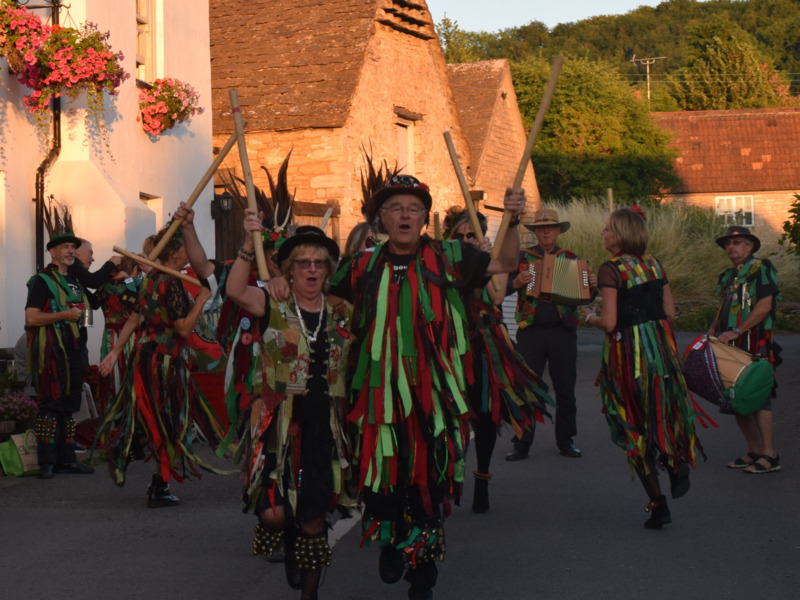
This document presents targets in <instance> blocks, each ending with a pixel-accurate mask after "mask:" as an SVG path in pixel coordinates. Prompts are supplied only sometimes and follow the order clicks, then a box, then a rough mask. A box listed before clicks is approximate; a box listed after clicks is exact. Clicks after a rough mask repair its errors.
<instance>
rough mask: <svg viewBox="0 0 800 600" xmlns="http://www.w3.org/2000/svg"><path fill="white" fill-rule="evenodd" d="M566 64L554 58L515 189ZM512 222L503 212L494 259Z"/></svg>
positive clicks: (528, 159) (529, 135)
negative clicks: (563, 65)
mask: <svg viewBox="0 0 800 600" xmlns="http://www.w3.org/2000/svg"><path fill="white" fill-rule="evenodd" d="M563 62H564V57H562V56H556V57H554V58H553V68H552V69H551V71H550V80H549V81H548V82H547V87H546V88H545V90H544V96H543V97H542V103H541V104H540V105H539V112H537V113H536V118H535V119H534V120H533V125H532V126H531V131H530V133H529V134H528V142H527V143H526V144H525V150H524V151H523V152H522V159H521V160H520V161H519V168H518V169H517V176H516V177H514V183H513V185H512V187H513V188H514V189H516V188H518V187H520V186H521V185H522V180H523V179H524V178H525V171H527V170H528V163H529V162H530V161H531V153H532V152H533V147H534V145H536V138H537V137H538V135H539V130H541V128H542V124H543V123H544V115H545V113H547V109H548V108H549V107H550V101H551V100H552V99H553V93H554V92H555V91H556V83H558V73H559V72H560V71H561V64H562V63H563ZM510 222H511V212H510V211H504V212H503V220H502V221H501V222H500V229H498V230H497V239H496V240H495V242H494V247H493V248H492V258H497V257H498V256H500V248H501V247H502V245H503V240H505V237H506V232H507V231H508V224H509V223H510Z"/></svg>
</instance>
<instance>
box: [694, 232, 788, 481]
mask: <svg viewBox="0 0 800 600" xmlns="http://www.w3.org/2000/svg"><path fill="white" fill-rule="evenodd" d="M716 241H717V245H718V246H719V247H720V248H722V249H723V250H725V253H726V254H727V255H728V259H729V260H730V261H731V264H732V265H733V266H732V267H731V268H730V269H728V270H727V271H725V272H724V273H721V274H720V276H719V285H718V287H717V297H718V298H719V299H720V309H719V314H718V315H717V318H716V320H715V321H714V323H712V325H711V327H710V328H709V330H708V334H709V335H715V334H717V333H719V338H718V339H719V341H721V342H723V343H726V344H727V343H732V344H734V345H735V346H736V347H737V348H741V349H742V350H744V351H745V352H749V353H750V354H760V355H761V356H765V357H767V359H768V360H769V361H770V363H771V364H772V365H773V366H775V367H777V366H778V365H779V364H780V363H781V362H782V361H781V358H780V355H779V352H780V346H778V344H776V343H775V338H774V337H773V334H774V331H773V329H774V327H775V314H776V312H777V304H776V301H777V300H778V299H779V298H780V294H779V291H778V273H777V271H776V270H775V267H774V266H773V264H772V263H771V262H770V261H769V260H767V259H766V258H756V257H755V256H753V253H755V252H758V249H759V248H761V240H759V239H758V238H757V237H756V236H754V235H753V234H752V233H750V230H749V229H748V228H747V227H740V226H734V227H730V228H729V229H728V231H727V233H726V234H725V235H723V236H722V237H719V238H717V240H716ZM777 387H778V384H777V380H776V381H775V383H774V384H773V386H772V393H771V395H770V398H768V399H767V402H766V403H765V404H764V406H762V407H761V408H760V409H759V410H757V411H756V412H755V413H754V414H752V415H747V416H743V415H739V414H737V415H736V424H737V425H738V426H739V429H740V430H741V432H742V434H743V435H744V439H745V441H746V442H747V454H745V455H744V456H743V457H741V458H737V459H736V460H733V461H731V462H729V463H728V467H730V468H731V469H743V470H744V472H745V473H755V474H761V473H774V472H775V471H780V470H781V458H780V456H779V455H778V452H777V450H775V441H774V438H773V435H772V405H771V399H772V398H775V390H776V389H777Z"/></svg>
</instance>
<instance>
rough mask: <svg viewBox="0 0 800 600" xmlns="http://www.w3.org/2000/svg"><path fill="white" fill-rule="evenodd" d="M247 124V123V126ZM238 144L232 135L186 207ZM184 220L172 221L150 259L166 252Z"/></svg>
mask: <svg viewBox="0 0 800 600" xmlns="http://www.w3.org/2000/svg"><path fill="white" fill-rule="evenodd" d="M246 123H247V122H246V121H245V124H246ZM235 143H236V134H235V133H233V134H231V137H230V138H228V141H227V142H225V145H224V146H223V147H222V149H220V151H219V154H218V155H217V158H215V159H214V162H212V163H211V166H210V167H208V170H207V171H206V172H205V174H204V175H203V177H202V178H201V179H200V182H199V183H198V184H197V185H196V186H195V188H194V191H193V192H192V193H191V194H190V195H189V198H188V199H187V200H186V206H189V207H191V206H193V205H194V203H195V202H197V199H198V198H199V197H200V194H202V193H203V190H204V189H205V188H206V185H208V182H209V181H211V178H212V177H213V176H214V173H216V172H217V169H219V166H220V165H221V164H222V161H223V160H225V157H226V156H228V152H230V151H231V148H233V145H234V144H235ZM182 222H183V219H180V220H174V221H172V225H170V226H169V229H167V231H166V233H164V236H163V237H162V238H161V239H160V240H159V242H158V244H156V245H155V247H154V248H153V250H152V251H151V252H150V256H148V258H149V259H150V260H156V259H157V258H158V255H159V254H161V252H162V251H163V250H164V248H165V247H166V245H167V242H169V240H170V239H171V238H172V236H173V235H175V232H176V231H178V227H180V226H181V223H182Z"/></svg>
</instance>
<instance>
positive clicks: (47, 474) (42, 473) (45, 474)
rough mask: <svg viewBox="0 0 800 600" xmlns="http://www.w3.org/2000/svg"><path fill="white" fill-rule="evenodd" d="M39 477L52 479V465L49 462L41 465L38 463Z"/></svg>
mask: <svg viewBox="0 0 800 600" xmlns="http://www.w3.org/2000/svg"><path fill="white" fill-rule="evenodd" d="M37 477H38V478H39V479H52V478H53V465H51V464H50V463H45V464H43V465H39V474H38V475H37Z"/></svg>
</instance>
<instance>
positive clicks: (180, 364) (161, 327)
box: [100, 228, 222, 508]
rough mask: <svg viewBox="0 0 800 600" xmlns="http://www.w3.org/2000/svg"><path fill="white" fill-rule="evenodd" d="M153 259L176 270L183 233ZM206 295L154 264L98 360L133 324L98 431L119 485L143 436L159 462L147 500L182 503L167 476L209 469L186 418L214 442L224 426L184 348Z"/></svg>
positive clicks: (111, 360)
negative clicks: (122, 378) (119, 387)
mask: <svg viewBox="0 0 800 600" xmlns="http://www.w3.org/2000/svg"><path fill="white" fill-rule="evenodd" d="M166 231H167V228H164V229H162V230H161V231H160V232H159V239H160V237H161V236H163V235H164V233H166ZM158 260H159V262H160V263H161V264H163V265H164V266H166V267H168V268H170V269H172V270H176V271H179V270H180V269H181V268H183V267H184V265H186V262H187V259H186V250H185V248H184V246H183V238H182V236H181V235H179V234H176V235H175V236H173V238H172V239H170V241H169V242H168V243H167V245H166V246H165V248H164V250H163V251H162V252H161V254H160V255H159V257H158ZM210 296H211V293H210V291H209V290H208V289H207V288H205V287H203V288H201V289H200V292H199V294H198V296H197V299H196V300H195V303H194V305H192V304H191V303H190V301H189V297H188V295H187V293H186V290H184V288H183V284H182V283H181V281H180V280H179V279H178V278H177V277H175V276H173V275H169V274H167V273H163V272H161V271H158V270H157V269H152V270H151V271H150V273H149V274H148V275H147V277H146V278H145V280H144V282H143V283H142V289H141V291H140V293H139V300H138V308H137V310H136V311H135V312H132V313H131V315H130V317H129V318H128V322H127V323H126V324H125V326H124V327H123V329H122V331H121V332H120V336H119V340H118V343H117V345H116V346H115V347H114V348H113V349H112V350H111V352H109V354H108V356H106V358H105V359H103V361H102V362H101V363H100V373H101V374H102V375H108V374H110V373H111V371H112V370H113V368H114V365H115V364H116V363H117V360H118V358H119V355H120V354H121V353H122V351H123V348H124V347H125V344H126V342H127V341H128V338H129V337H130V336H131V335H132V334H133V333H134V331H136V330H137V329H138V334H137V336H136V346H135V349H134V352H133V355H132V357H131V363H130V368H129V371H128V372H129V376H128V378H127V385H126V389H125V390H123V391H122V392H121V393H120V394H119V395H118V396H117V398H116V401H115V402H114V405H113V406H112V407H111V408H110V409H109V411H108V415H107V416H106V419H105V421H104V423H103V425H102V427H101V430H100V436H101V437H102V438H103V439H104V443H105V448H106V452H107V453H108V455H109V469H110V471H111V475H112V478H113V479H114V482H115V483H116V484H117V485H118V486H122V485H124V484H125V471H126V470H127V467H128V463H129V457H130V454H131V450H132V449H135V446H134V444H135V440H138V439H139V438H140V437H142V436H144V437H145V438H146V444H147V446H148V448H149V451H150V453H151V454H152V455H153V456H154V457H155V459H156V461H157V463H158V472H157V473H156V474H154V475H153V480H152V483H151V485H150V486H149V487H148V488H147V506H148V507H150V508H159V507H165V506H175V505H177V504H179V503H180V501H179V500H178V498H177V497H175V496H174V495H173V494H172V492H171V491H170V488H169V484H168V482H169V480H170V479H172V478H173V477H174V478H175V479H176V480H177V481H182V480H183V479H184V478H185V477H187V476H190V475H194V476H196V477H199V476H200V473H199V472H198V470H197V468H196V467H197V466H200V467H202V468H204V469H207V470H210V471H214V469H213V468H212V467H210V466H209V465H207V464H205V463H204V462H203V461H202V460H201V459H200V458H199V457H198V456H197V454H196V453H195V452H194V449H193V448H192V441H193V437H194V436H193V433H192V426H193V424H196V426H197V428H198V430H199V432H200V433H201V434H202V435H203V436H205V438H206V439H207V440H208V442H209V444H210V445H211V446H212V447H215V446H216V445H217V444H218V442H219V440H220V439H221V438H222V428H221V426H220V424H219V422H218V420H217V417H216V415H215V414H214V412H213V410H212V409H211V407H210V406H209V404H208V402H207V401H206V400H205V398H204V397H203V395H202V393H201V392H200V389H199V388H198V387H197V384H196V383H195V382H194V379H193V378H192V377H191V376H190V375H189V372H188V365H187V363H186V360H185V358H184V356H183V350H184V348H185V346H186V340H187V338H188V337H189V334H190V333H191V332H192V329H193V328H194V326H195V324H196V323H197V319H198V318H199V316H200V312H201V311H202V309H203V304H204V302H205V301H206V300H208V298H209V297H210ZM114 424H117V425H118V428H119V433H120V435H119V438H120V439H119V442H118V443H117V444H114V443H113V442H114V441H113V440H112V439H111V431H110V430H111V427H112V426H113V425H114Z"/></svg>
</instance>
